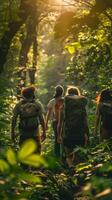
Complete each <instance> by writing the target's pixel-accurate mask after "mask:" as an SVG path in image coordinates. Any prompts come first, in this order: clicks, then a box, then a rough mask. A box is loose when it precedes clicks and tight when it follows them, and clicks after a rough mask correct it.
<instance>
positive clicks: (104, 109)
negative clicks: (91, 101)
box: [100, 103, 112, 130]
mask: <svg viewBox="0 0 112 200" xmlns="http://www.w3.org/2000/svg"><path fill="white" fill-rule="evenodd" d="M100 114H101V122H102V125H103V127H104V128H106V129H110V130H112V103H102V104H101V106H100Z"/></svg>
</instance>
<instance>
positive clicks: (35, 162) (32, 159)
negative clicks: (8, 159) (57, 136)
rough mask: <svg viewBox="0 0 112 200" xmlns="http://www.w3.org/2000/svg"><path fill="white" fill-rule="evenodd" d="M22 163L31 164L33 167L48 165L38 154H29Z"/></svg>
mask: <svg viewBox="0 0 112 200" xmlns="http://www.w3.org/2000/svg"><path fill="white" fill-rule="evenodd" d="M22 163H24V164H27V165H31V166H33V167H39V166H40V165H44V166H45V167H47V163H46V161H45V160H44V159H43V158H42V157H41V156H40V155H37V154H33V155H29V156H28V157H26V158H25V159H24V160H22Z"/></svg>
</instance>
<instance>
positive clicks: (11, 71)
mask: <svg viewBox="0 0 112 200" xmlns="http://www.w3.org/2000/svg"><path fill="white" fill-rule="evenodd" d="M31 85H33V86H35V88H36V98H37V99H39V100H40V101H41V102H42V104H43V106H44V109H45V113H46V112H47V105H48V102H49V101H50V100H51V99H52V98H53V95H54V90H55V87H56V85H62V86H63V88H64V90H65V92H66V89H67V86H68V85H74V86H76V87H78V88H79V89H80V91H81V94H82V95H84V96H85V97H86V98H87V106H86V110H87V118H88V126H89V143H88V144H87V145H86V146H84V147H79V146H77V147H76V148H75V149H74V152H75V153H76V155H77V157H78V161H77V162H76V163H74V169H73V170H72V171H71V170H70V169H69V168H68V167H66V165H64V164H63V163H62V161H61V160H60V159H57V158H56V157H55V156H54V152H53V149H54V147H53V145H54V134H53V130H52V124H51V121H49V126H48V129H47V131H46V139H45V141H44V142H42V153H41V155H40V154H36V153H35V150H36V144H35V143H34V142H33V141H32V140H29V141H27V142H26V143H24V145H22V147H21V148H19V142H18V138H19V133H18V128H16V135H17V137H16V141H15V143H13V142H12V140H11V120H12V115H13V108H14V107H15V105H16V104H17V102H18V101H19V100H20V98H21V89H22V88H24V87H28V86H31ZM107 88H108V90H110V91H112V0H1V1H0V200H95V199H98V200H112V174H111V173H112V149H111V144H112V141H111V139H110V140H103V141H100V133H99V132H100V131H98V134H97V135H96V136H95V135H94V129H95V116H96V107H97V100H96V99H97V97H98V95H99V94H100V92H101V91H102V90H103V89H107ZM111 132H112V131H111ZM24 165H25V166H27V170H26V169H24V167H23V166H24Z"/></svg>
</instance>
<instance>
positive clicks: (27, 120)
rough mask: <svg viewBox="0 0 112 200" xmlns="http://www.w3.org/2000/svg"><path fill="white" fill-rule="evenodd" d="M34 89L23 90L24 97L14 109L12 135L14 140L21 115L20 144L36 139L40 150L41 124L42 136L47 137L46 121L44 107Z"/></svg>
mask: <svg viewBox="0 0 112 200" xmlns="http://www.w3.org/2000/svg"><path fill="white" fill-rule="evenodd" d="M34 91H35V88H34V87H28V88H25V89H24V90H23V91H22V96H23V99H22V100H21V101H20V102H19V103H17V104H16V106H15V108H14V110H13V118H12V130H11V135H12V140H13V141H14V140H15V137H16V135H15V127H16V123H17V118H18V117H19V136H20V138H19V144H20V145H21V144H22V143H23V142H24V141H25V140H27V139H34V140H35V141H36V142H37V146H38V150H39V152H40V137H39V124H41V126H42V129H43V134H42V137H43V139H45V121H44V116H43V107H42V105H41V103H40V102H39V101H36V100H35V96H34Z"/></svg>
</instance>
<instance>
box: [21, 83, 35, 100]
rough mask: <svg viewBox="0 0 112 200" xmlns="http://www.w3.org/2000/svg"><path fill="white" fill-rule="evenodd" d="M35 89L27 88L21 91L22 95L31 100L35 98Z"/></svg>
mask: <svg viewBox="0 0 112 200" xmlns="http://www.w3.org/2000/svg"><path fill="white" fill-rule="evenodd" d="M34 93H35V87H33V86H30V87H26V88H24V89H23V90H22V91H21V94H22V96H23V97H25V98H27V99H30V98H35V94H34Z"/></svg>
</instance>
